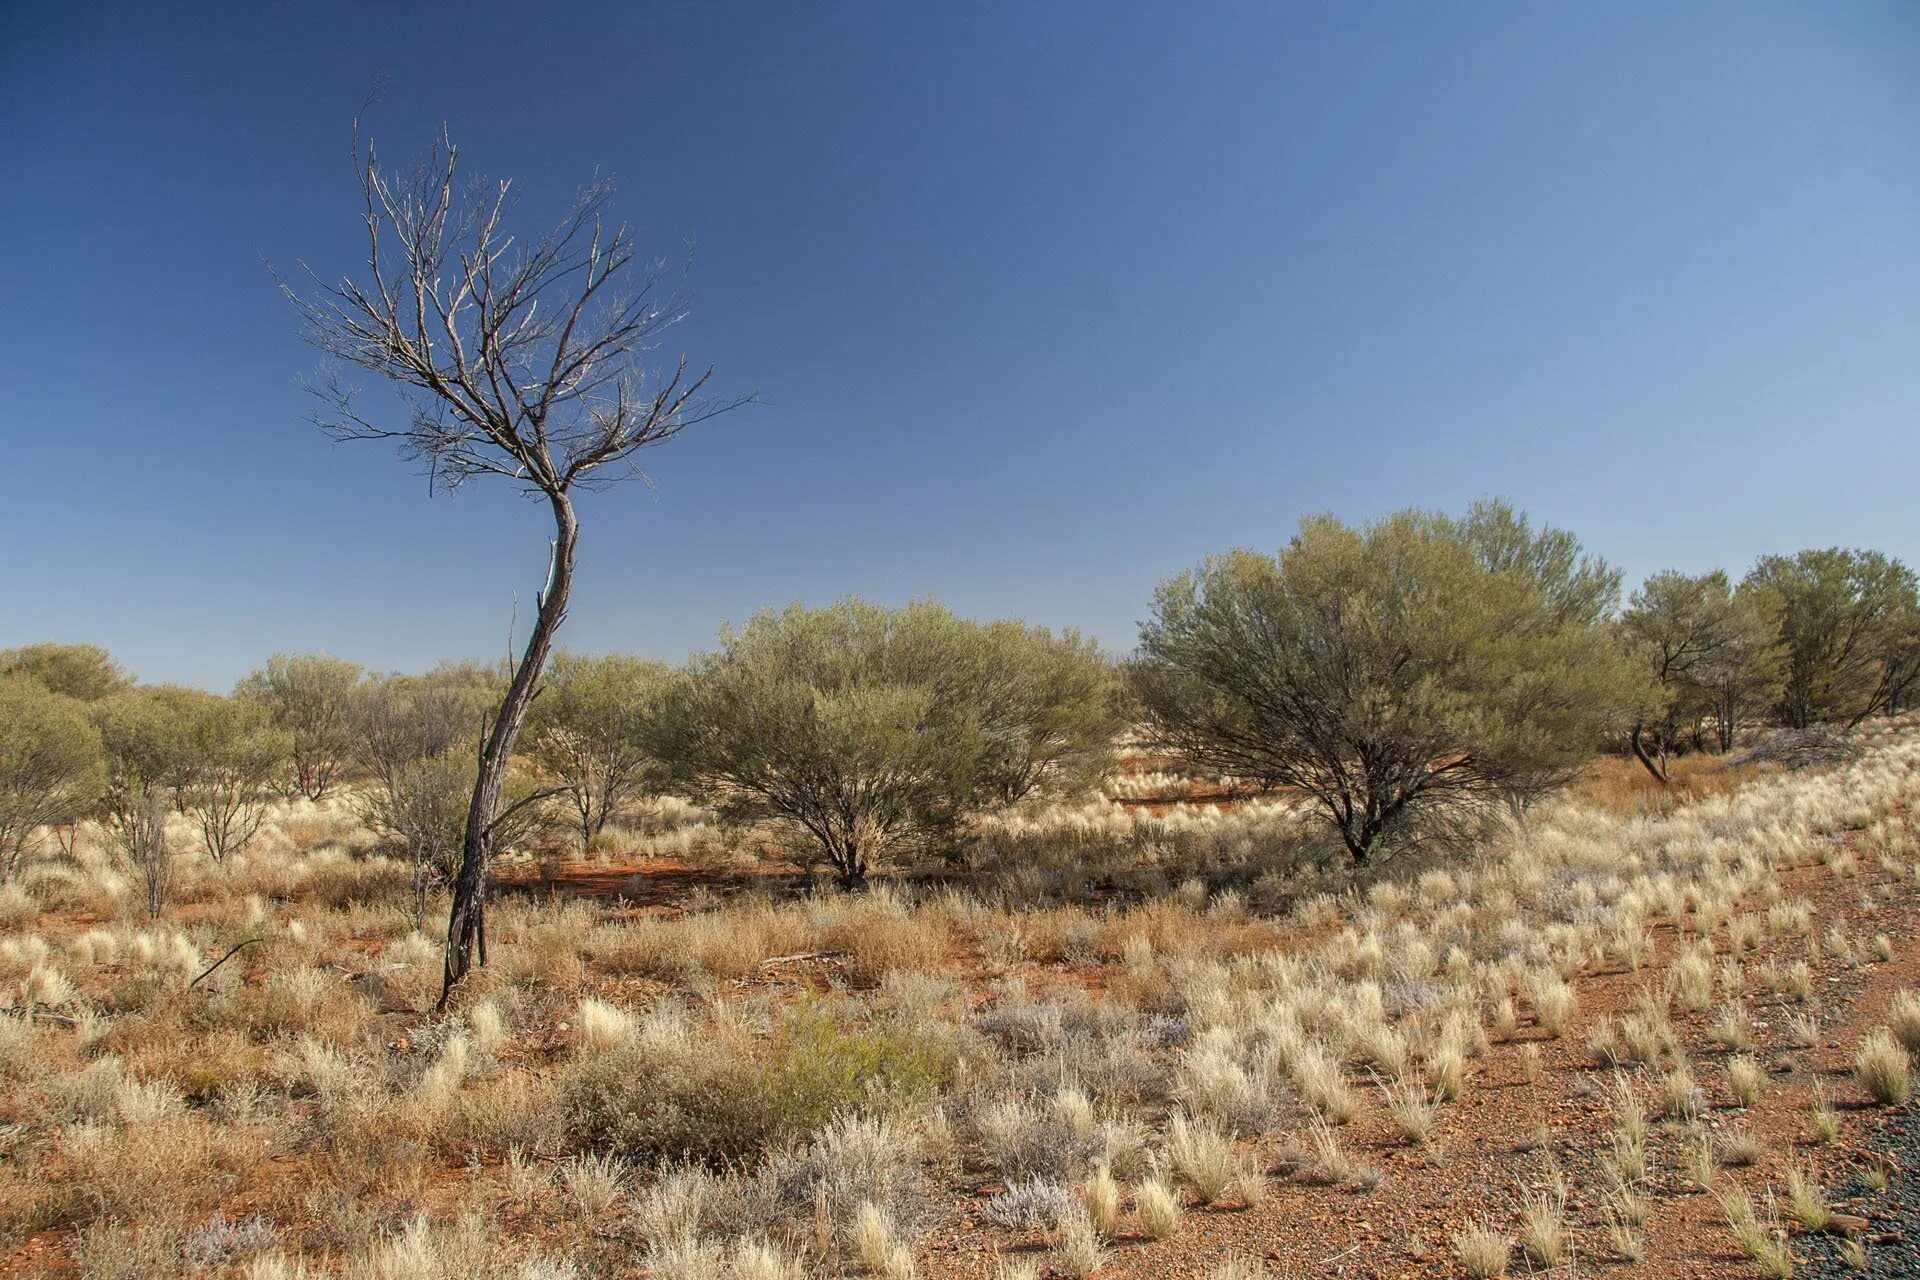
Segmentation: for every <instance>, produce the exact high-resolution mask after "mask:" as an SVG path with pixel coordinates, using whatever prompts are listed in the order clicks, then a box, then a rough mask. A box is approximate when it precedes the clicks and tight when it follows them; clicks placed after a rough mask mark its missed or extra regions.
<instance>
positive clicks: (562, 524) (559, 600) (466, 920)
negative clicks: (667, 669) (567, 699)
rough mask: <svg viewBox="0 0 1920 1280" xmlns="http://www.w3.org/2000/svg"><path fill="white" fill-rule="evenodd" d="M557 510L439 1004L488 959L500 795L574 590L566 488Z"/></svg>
mask: <svg viewBox="0 0 1920 1280" xmlns="http://www.w3.org/2000/svg"><path fill="white" fill-rule="evenodd" d="M548 502H549V503H550V505H551V506H552V507H553V523H554V538H553V558H552V562H551V563H550V564H549V565H548V566H547V585H546V587H545V589H544V590H542V591H541V593H540V610H539V613H538V614H537V615H536V617H535V618H534V623H533V634H531V635H529V636H528V637H527V647H526V649H525V650H524V651H523V652H522V654H521V656H520V662H519V664H518V665H517V666H516V667H515V668H514V672H513V681H512V683H510V684H509V685H508V686H507V696H506V698H505V699H504V700H503V701H502V702H501V704H500V714H499V715H498V716H497V717H496V718H495V719H494V722H493V727H492V728H491V729H489V730H488V732H487V738H486V742H485V743H484V744H483V745H482V747H481V749H480V772H479V775H478V777H476V778H475V780H474V784H473V801H472V803H471V804H469V805H468V806H467V831H466V836H465V837H464V839H463V840H462V842H461V849H460V873H459V875H458V876H456V877H455V878H454V882H453V910H452V911H451V912H449V913H448V916H447V962H446V973H445V979H444V982H443V984H442V986H441V988H440V1006H439V1007H440V1008H442V1009H444V1008H446V1004H447V997H448V996H450V995H452V994H453V988H454V985H455V984H456V983H458V982H459V981H460V979H462V978H464V977H466V975H467V970H468V969H469V968H471V967H472V965H473V960H474V953H475V949H476V947H477V948H478V952H479V958H480V963H481V964H485V963H486V962H487V932H486V929H487V926H486V918H487V871H488V865H489V862H490V861H491V859H492V856H493V822H494V816H495V815H496V814H497V813H498V812H499V809H500V792H501V789H502V787H504V786H505V785H506V780H507V766H508V764H509V763H510V762H511V761H512V759H513V748H514V745H515V743H517V742H518V741H519V740H520V729H521V726H522V725H524V724H525V723H526V719H527V708H528V707H530V706H531V705H533V694H534V690H535V688H536V687H538V685H539V683H540V674H541V672H542V671H544V670H545V669H546V665H547V656H548V655H549V654H550V653H552V652H553V637H554V634H555V633H556V632H558V631H559V630H560V623H561V621H562V620H563V619H565V617H566V616H567V597H568V595H569V594H570V593H571V592H572V590H573V556H574V551H575V548H576V547H577V545H578V543H579V540H580V525H579V522H578V521H577V520H576V519H575V518H574V514H573V504H572V502H570V501H569V500H568V498H567V496H566V494H564V493H555V494H549V495H548Z"/></svg>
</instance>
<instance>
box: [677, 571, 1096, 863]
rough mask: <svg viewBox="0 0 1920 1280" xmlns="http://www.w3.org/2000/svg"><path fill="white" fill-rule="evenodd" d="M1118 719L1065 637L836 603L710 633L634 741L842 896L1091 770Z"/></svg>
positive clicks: (932, 610)
mask: <svg viewBox="0 0 1920 1280" xmlns="http://www.w3.org/2000/svg"><path fill="white" fill-rule="evenodd" d="M1124 714H1125V702H1124V699H1123V697H1122V696H1121V693H1120V686H1119V684H1118V682H1117V681H1116V680H1115V678H1114V676H1113V673H1112V671H1111V668H1110V667H1109V666H1108V664H1107V663H1106V661H1105V660H1104V659H1103V658H1102V657H1101V656H1100V655H1099V653H1098V651H1097V650H1096V649H1095V648H1094V647H1093V646H1092V645H1091V644H1090V643H1088V642H1085V641H1082V640H1081V639H1080V638H1079V637H1078V635H1076V634H1074V633H1071V632H1069V633H1066V634H1064V635H1061V636H1055V635H1053V634H1052V633H1050V632H1047V631H1045V630H1042V629H1039V628H1030V627H1026V626H1024V625H1022V624H1019V623H1014V622H999V623H992V624H986V625H982V624H978V623H972V622H967V621H964V620H962V619H960V618H957V617H955V616H954V615H953V614H952V613H951V612H949V611H948V610H947V609H945V608H943V607H942V606H940V605H937V604H933V603H930V602H928V603H919V604H913V605H909V606H907V607H906V608H904V609H898V610H891V609H884V608H881V607H879V606H877V605H872V604H868V603H865V602H864V601H859V600H847V601H843V602H842V603H840V604H838V605H834V606H832V607H830V608H826V609H818V610H807V609H803V608H800V607H799V606H795V607H794V608H791V609H788V610H786V611H785V612H783V613H765V614H761V615H759V616H758V617H756V618H754V619H753V620H752V621H751V622H749V623H748V624H747V625H746V626H745V627H743V628H741V629H739V630H737V631H734V630H729V631H726V632H724V633H723V634H722V636H721V649H720V651H719V652H718V653H714V654H708V655H705V656H703V657H700V658H697V659H695V660H694V662H693V663H692V665H691V667H690V669H689V671H688V673H687V675H686V677H685V678H684V679H682V680H680V681H677V682H676V683H675V684H674V685H673V686H672V687H671V688H670V689H668V690H667V691H666V693H665V694H664V696H663V697H662V699H661V702H660V704H659V708H658V710H657V712H656V713H655V714H654V715H653V716H652V717H651V723H652V728H651V730H650V738H649V741H650V750H651V751H652V753H653V755H654V756H655V757H656V758H657V759H660V760H663V761H667V762H669V768H670V770H671V774H672V777H673V780H674V781H676V782H678V783H679V784H681V785H682V786H684V787H685V788H686V789H687V790H689V791H690V792H691V793H692V794H693V795H694V796H695V798H697V799H700V800H702V801H703V802H707V803H710V804H712V805H713V806H714V807H715V808H716V809H718V810H719V812H720V813H721V814H722V816H724V817H726V818H729V819H731V820H734V821H764V822H771V823H773V824H775V825H777V826H779V827H782V828H784V829H785V830H787V831H788V832H789V833H791V834H792V836H793V837H794V838H795V839H796V840H797V841H799V842H800V843H801V845H802V846H803V847H804V849H805V850H806V853H805V854H804V855H803V856H802V857H801V860H802V861H805V862H808V863H812V862H813V861H815V860H819V861H824V862H825V863H826V864H827V865H828V866H830V867H831V868H832V869H833V870H834V871H835V872H836V873H837V874H838V876H839V878H840V880H841V882H842V883H843V884H846V885H849V886H852V885H858V884H860V883H862V882H863V881H864V880H865V878H866V876H867V873H868V871H869V870H871V869H873V868H875V867H879V866H885V865H887V864H888V863H889V862H891V861H895V860H898V859H900V858H903V857H907V856H910V855H913V854H916V853H923V852H927V851H930V850H932V849H935V848H937V847H941V846H943V845H944V844H946V843H947V842H949V841H950V840H951V839H952V837H953V834H954V832H955V830H956V827H957V824H958V823H959V821H960V820H961V819H962V818H963V817H965V816H966V815H967V814H969V813H975V812H979V811H981V810H983V809H988V808H992V807H994V806H996V805H1004V804H1008V803H1011V802H1013V801H1014V800H1017V799H1019V798H1021V797H1023V796H1025V795H1028V794H1030V793H1033V792H1036V791H1041V790H1047V789H1060V788H1065V787H1068V786H1070V785H1076V784H1080V783H1084V782H1085V781H1086V780H1087V779H1089V778H1091V777H1095V776H1098V775H1099V773H1100V772H1102V771H1103V770H1104V768H1105V766H1106V761H1107V757H1108V755H1109V753H1110V751H1111V744H1112V741H1113V737H1114V735H1115V734H1116V733H1117V731H1118V730H1119V729H1120V728H1121V727H1122V725H1123V723H1124Z"/></svg>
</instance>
